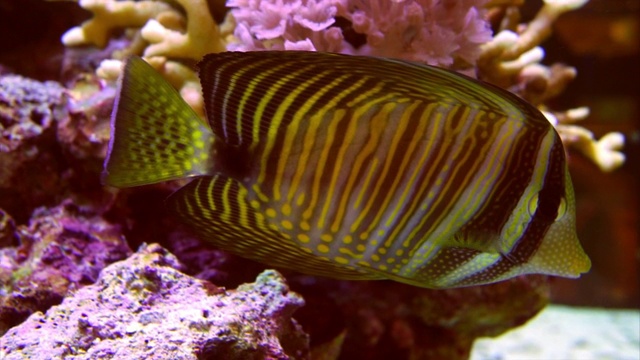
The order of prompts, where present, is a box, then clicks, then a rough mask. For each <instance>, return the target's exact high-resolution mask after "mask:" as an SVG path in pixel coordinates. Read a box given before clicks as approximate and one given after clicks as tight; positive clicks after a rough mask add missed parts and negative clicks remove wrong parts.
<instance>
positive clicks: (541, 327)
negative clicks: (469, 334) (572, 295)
mask: <svg viewBox="0 0 640 360" xmlns="http://www.w3.org/2000/svg"><path fill="white" fill-rule="evenodd" d="M521 359H522V360H524V359H526V360H537V359H540V360H573V359H575V360H591V359H593V360H608V359H611V360H640V311H638V310H607V309H594V308H573V307H567V306H558V305H551V306H548V307H547V308H546V309H544V310H543V311H542V312H541V313H540V314H538V315H537V316H536V317H535V318H533V319H531V321H529V322H528V323H527V324H525V325H524V326H522V327H520V328H517V329H514V330H511V331H509V332H507V333H505V334H503V335H501V336H499V337H497V338H481V339H478V340H477V341H476V342H475V344H474V346H473V349H472V352H471V360H521Z"/></svg>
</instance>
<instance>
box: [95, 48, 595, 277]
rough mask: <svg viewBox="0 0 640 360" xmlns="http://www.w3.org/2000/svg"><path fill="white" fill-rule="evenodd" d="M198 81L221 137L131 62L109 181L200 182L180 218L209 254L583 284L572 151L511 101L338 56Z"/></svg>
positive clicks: (307, 268)
mask: <svg viewBox="0 0 640 360" xmlns="http://www.w3.org/2000/svg"><path fill="white" fill-rule="evenodd" d="M199 70H200V79H201V83H202V87H203V95H204V103H205V109H206V113H207V118H208V120H209V121H208V124H206V123H203V122H202V121H201V120H199V119H197V116H196V115H195V114H194V113H193V112H192V111H191V112H189V110H190V109H188V106H187V105H186V104H185V103H184V102H183V101H182V99H181V98H180V97H179V96H178V94H177V92H175V90H173V89H172V88H170V86H169V85H167V84H164V85H163V86H159V85H158V84H159V83H161V82H162V79H161V78H160V77H159V75H158V74H156V73H155V72H154V71H153V70H152V69H150V68H149V67H148V66H147V65H146V64H145V63H144V62H143V61H142V60H140V59H137V58H132V59H130V60H129V61H128V62H127V64H126V65H125V69H124V75H123V79H122V80H121V84H120V90H119V95H118V101H117V102H116V108H115V109H114V113H113V117H112V129H113V133H112V142H111V143H110V149H109V155H108V158H107V160H106V161H105V172H104V181H105V183H107V184H110V185H114V186H120V187H124V186H132V185H140V184H142V183H152V182H158V181H164V180H170V179H172V178H184V177H190V176H193V177H195V179H194V180H193V181H192V182H191V183H190V184H188V185H187V186H185V187H183V188H181V189H180V190H178V191H177V192H176V193H175V194H173V195H172V196H171V197H170V198H169V199H168V201H167V206H168V207H169V208H170V209H172V210H173V211H174V212H175V214H176V216H178V217H179V218H180V219H181V220H183V221H184V222H185V223H187V224H189V225H191V227H192V228H193V229H194V231H195V232H196V233H198V234H199V235H200V236H201V237H202V238H203V239H204V240H207V241H210V242H212V243H213V244H214V245H216V246H218V247H220V248H222V249H225V250H228V251H231V252H234V253H236V254H238V255H241V256H245V257H249V258H252V259H254V260H258V261H262V262H265V263H267V264H270V265H273V266H281V267H286V268H291V269H294V270H298V271H302V272H306V273H310V274H314V275H324V276H332V277H337V278H348V279H377V278H388V279H393V280H396V281H400V282H404V283H408V284H412V285H416V286H424V287H433V288H440V287H454V286H468V285H475V284H483V283H490V282H495V281H499V280H503V279H506V278H509V277H513V276H516V275H519V274H524V273H547V274H553V275H560V276H569V277H575V276H578V275H579V274H580V273H581V272H584V271H586V270H588V268H589V260H588V258H587V257H586V255H585V254H584V252H583V251H582V249H581V248H580V245H579V243H578V241H577V238H576V236H575V219H574V217H575V215H574V208H575V206H574V199H573V189H572V187H571V181H570V177H569V174H568V171H567V168H566V163H565V159H564V152H563V149H562V144H561V142H560V140H559V137H558V135H557V134H556V133H555V130H554V129H553V127H552V126H551V125H550V124H549V122H548V121H547V120H546V119H545V118H544V117H543V115H542V114H541V113H540V112H539V111H537V110H536V109H535V108H534V107H533V106H531V105H529V104H527V103H526V102H524V101H523V100H521V99H519V98H518V97H516V96H515V95H513V94H511V93H508V92H506V91H504V90H502V89H499V88H496V87H493V86H491V85H488V84H484V83H481V82H478V81H476V80H473V79H470V78H467V77H464V76H461V75H458V74H455V73H453V72H449V71H446V70H442V69H438V68H434V67H429V66H425V65H420V64H416V63H410V62H404V61H399V60H390V59H380V58H373V57H359V56H344V55H338V54H327V53H310V52H255V53H254V52H249V53H221V54H211V55H207V56H205V58H204V59H203V60H202V61H201V62H200V64H199ZM149 79H152V80H149ZM149 84H153V85H154V86H155V87H158V88H161V89H160V90H157V89H156V90H154V92H155V95H152V93H151V92H150V91H148V90H147V87H148V86H147V85H149ZM158 93H162V95H161V96H158V95H157V94H158ZM150 98H154V99H155V100H156V101H159V102H160V105H155V106H153V107H149V106H148V105H146V104H145V103H148V99H150ZM158 99H160V100H158ZM165 108H166V109H167V110H166V111H164V113H163V110H162V109H165ZM176 109H178V110H176ZM176 114H177V115H176ZM173 123H175V124H174V125H167V124H173ZM141 133H150V134H151V135H140V136H143V137H142V138H141V139H142V140H139V139H137V138H135V137H134V136H133V135H135V136H139V134H141ZM150 138H153V139H154V140H153V144H154V145H153V147H152V150H149V147H148V146H147V147H145V141H146V140H149V141H151V139H150ZM158 139H159V140H158ZM131 142H135V146H133V145H131ZM194 144H197V146H195V145H194ZM163 153H164V154H163ZM173 158H175V159H176V160H173ZM153 159H155V160H153ZM157 159H161V163H159V162H158V161H157ZM150 160H153V161H150ZM147 161H150V162H148V163H147ZM173 163H175V164H173ZM159 165H163V166H159ZM156 167H157V170H154V168H156ZM165 168H169V169H171V168H173V169H174V170H172V171H170V172H169V171H166V170H164V169H165ZM175 169H177V170H175ZM180 171H182V173H180ZM139 172H146V173H144V174H136V173H139ZM149 173H151V174H155V175H149ZM153 176H156V177H157V179H153V180H150V177H153ZM558 254H560V255H558Z"/></svg>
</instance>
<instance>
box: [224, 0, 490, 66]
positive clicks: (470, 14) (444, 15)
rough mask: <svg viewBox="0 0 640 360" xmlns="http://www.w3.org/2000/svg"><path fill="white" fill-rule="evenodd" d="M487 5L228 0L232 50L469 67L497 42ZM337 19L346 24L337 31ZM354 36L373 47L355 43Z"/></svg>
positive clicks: (481, 0) (467, 0)
mask: <svg viewBox="0 0 640 360" xmlns="http://www.w3.org/2000/svg"><path fill="white" fill-rule="evenodd" d="M485 2H486V1H485V0H462V1H451V0H446V1H435V0H394V1H388V0H267V1H258V0H229V1H228V2H227V5H228V6H229V7H231V8H232V10H231V13H232V15H233V16H234V18H235V20H236V22H237V27H236V30H235V38H236V41H235V42H232V43H230V44H229V45H228V49H229V50H236V51H248V50H311V51H334V52H342V53H355V54H364V55H377V56H386V57H396V58H403V59H407V60H412V61H419V62H423V63H427V64H431V65H440V66H447V67H452V66H454V65H458V64H460V65H463V66H464V67H468V66H469V65H474V64H475V61H476V59H477V58H478V56H479V53H480V45H482V44H483V43H485V42H487V41H489V40H490V39H491V30H490V29H489V26H488V23H487V21H486V20H485V14H486V10H485V9H484V7H483V5H484V4H485ZM338 19H342V20H345V19H346V21H342V22H341V23H340V25H339V26H338V21H337V20H338ZM343 23H346V25H344V24H343ZM349 31H354V32H355V33H356V36H362V37H364V38H365V39H366V43H365V44H364V45H363V44H359V43H357V42H354V41H352V39H350V38H349V34H348V32H349Z"/></svg>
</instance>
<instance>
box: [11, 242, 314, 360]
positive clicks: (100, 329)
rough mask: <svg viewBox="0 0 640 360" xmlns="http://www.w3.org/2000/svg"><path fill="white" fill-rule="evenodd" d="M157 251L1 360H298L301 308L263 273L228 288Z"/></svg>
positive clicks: (14, 344)
mask: <svg viewBox="0 0 640 360" xmlns="http://www.w3.org/2000/svg"><path fill="white" fill-rule="evenodd" d="M180 268H181V265H180V263H178V261H177V260H176V258H175V257H173V256H172V255H171V254H169V253H168V252H167V251H166V250H164V249H163V248H161V247H160V246H158V245H149V246H143V247H142V248H141V249H140V250H139V251H138V252H137V253H136V254H135V255H134V256H132V257H130V258H129V259H127V260H126V261H122V262H118V263H115V264H112V265H110V266H108V267H107V268H105V269H104V270H103V271H102V273H101V275H100V279H99V280H98V281H97V282H96V283H95V284H94V285H90V286H86V287H84V288H82V289H80V290H78V291H76V292H75V293H74V294H73V295H72V296H69V297H67V298H65V300H64V301H63V302H62V303H61V304H60V305H58V306H54V307H52V308H51V309H49V310H48V311H47V312H46V314H42V313H35V314H33V315H32V316H31V317H30V318H29V319H28V320H27V321H26V322H24V323H23V324H21V325H19V326H17V327H15V328H13V329H11V330H10V331H9V332H8V333H6V334H5V335H4V337H2V338H1V339H0V340H1V341H0V342H1V343H2V347H1V348H0V357H2V358H3V359H24V358H30V359H50V358H58V357H65V358H104V357H112V358H120V359H266V358H271V359H299V358H305V357H307V353H308V337H307V335H306V334H305V333H304V332H303V331H302V328H301V327H300V326H299V325H298V324H297V323H296V322H295V320H293V319H292V318H291V315H292V313H293V312H294V311H295V310H296V309H298V308H299V307H301V306H302V305H303V303H304V302H303V300H302V298H301V297H300V296H298V295H297V294H295V293H293V292H290V291H289V289H288V287H287V285H286V283H285V282H284V279H283V278H282V276H280V275H279V274H278V273H277V272H275V271H272V270H269V271H265V272H263V273H262V274H260V275H259V276H258V278H257V279H256V281H255V283H251V284H244V285H241V286H239V287H238V288H237V289H236V290H225V289H224V288H219V287H216V286H215V285H213V284H211V283H208V282H206V281H202V280H197V279H195V278H192V277H189V276H187V275H185V274H183V273H181V272H180V271H179V270H178V269H180Z"/></svg>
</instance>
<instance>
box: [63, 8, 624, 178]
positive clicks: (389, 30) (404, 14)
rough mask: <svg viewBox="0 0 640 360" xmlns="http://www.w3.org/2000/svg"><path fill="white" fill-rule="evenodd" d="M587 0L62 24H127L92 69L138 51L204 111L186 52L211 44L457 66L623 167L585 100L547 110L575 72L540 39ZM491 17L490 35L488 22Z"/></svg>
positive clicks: (108, 71)
mask: <svg viewBox="0 0 640 360" xmlns="http://www.w3.org/2000/svg"><path fill="white" fill-rule="evenodd" d="M587 1H588V0H545V2H544V6H543V7H542V8H541V9H540V11H539V12H538V14H537V15H536V16H535V18H534V19H533V20H531V21H530V22H529V23H527V24H521V23H519V13H518V9H517V8H518V6H521V5H522V1H521V0H493V1H488V0H464V1H433V0H397V1H380V0H368V1H365V0H277V1H276V0H265V1H260V0H228V1H227V3H226V5H227V6H228V7H229V8H230V11H229V13H228V15H227V18H226V20H225V23H224V24H222V25H221V26H218V25H217V24H216V23H215V21H214V18H213V16H212V15H211V12H210V9H209V6H208V3H207V2H206V1H205V0H195V1H187V0H181V1H177V2H176V3H177V4H174V5H173V6H171V5H169V4H167V3H164V2H157V1H139V2H134V1H119V2H114V1H113V0H81V1H80V2H79V4H80V6H82V7H84V8H85V9H87V10H89V11H91V12H92V13H93V14H94V17H93V18H92V19H91V20H88V21H86V22H85V23H84V24H82V25H81V26H79V27H75V28H73V29H71V30H69V31H68V32H67V33H66V34H65V35H64V36H63V38H62V41H63V42H64V43H65V44H66V45H68V46H74V45H81V44H87V43H93V44H95V45H98V46H105V45H106V42H107V39H108V35H109V34H110V33H111V31H112V30H113V29H114V28H123V29H130V30H134V32H135V34H134V35H130V38H131V39H132V41H131V45H130V46H129V47H128V49H126V50H125V51H119V52H117V53H115V54H114V60H106V61H104V62H103V63H102V65H101V66H100V68H99V69H98V74H99V75H100V76H101V77H103V78H105V79H110V80H115V79H116V78H117V77H118V75H119V73H120V67H121V61H120V59H121V58H122V57H123V56H125V55H126V54H130V53H140V54H143V55H144V56H145V57H146V59H147V61H148V62H149V63H150V64H152V65H153V66H154V67H155V68H156V69H157V70H158V71H160V72H161V73H162V74H164V76H165V77H166V78H168V79H169V80H170V81H171V83H172V84H173V85H174V86H175V87H176V88H177V89H179V90H180V92H181V94H182V96H183V97H184V98H185V100H187V102H188V103H189V104H190V105H191V106H192V107H193V108H194V109H195V110H196V112H197V113H198V114H200V115H201V116H203V115H204V111H203V100H202V98H201V95H200V94H201V88H200V85H199V83H198V81H197V78H196V76H195V73H194V71H193V70H192V67H191V66H190V65H189V64H185V63H184V62H183V60H184V59H190V60H199V59H200V58H201V57H202V55H204V54H206V53H209V52H219V51H223V50H224V49H225V48H226V49H227V50H232V51H249V50H309V51H332V52H341V53H349V54H367V55H375V56H385V57H394V58H401V59H407V60H411V61H418V62H422V63H426V64H430V65H438V66H444V67H449V68H452V69H456V70H458V71H461V72H463V73H466V74H467V75H471V76H478V77H479V78H481V79H483V80H485V81H488V82H491V83H493V84H496V85H498V86H502V87H504V88H508V89H510V90H511V91H513V92H515V93H517V94H519V95H520V96H522V97H523V98H525V99H526V100H528V101H530V102H531V103H533V104H534V105H537V106H539V107H540V109H541V110H543V111H544V113H545V115H547V117H548V118H549V121H550V122H551V123H552V124H553V125H554V126H555V127H556V129H557V130H558V132H559V133H560V135H561V137H562V139H563V142H564V143H565V144H566V145H567V146H568V147H571V148H574V149H576V150H577V151H579V152H580V153H582V154H584V155H585V156H586V157H588V158H589V159H591V160H592V161H593V162H594V163H595V164H596V165H597V166H598V167H599V168H600V169H601V170H602V171H611V170H613V169H616V168H618V167H620V166H621V165H622V164H623V163H624V160H625V157H624V155H623V154H622V153H621V152H620V149H621V148H622V147H623V145H624V137H623V136H622V135H621V134H620V133H616V132H614V133H610V134H606V135H605V136H603V137H602V138H601V139H599V140H598V139H596V138H595V136H594V134H593V133H592V132H591V131H589V130H587V129H586V128H584V127H581V126H578V125H575V124H574V123H575V122H577V121H580V120H582V119H584V118H586V117H587V116H588V114H589V112H588V109H587V108H584V107H583V108H577V109H571V110H567V111H551V110H548V109H547V108H546V107H545V106H544V103H545V101H547V100H548V99H550V98H552V97H555V96H557V95H558V94H560V93H561V92H562V91H563V90H564V88H565V87H566V86H567V84H568V83H569V82H570V81H571V80H572V79H573V78H574V77H575V76H576V71H575V69H574V68H572V67H570V66H567V65H563V64H553V65H551V66H544V65H541V64H540V62H541V61H542V59H543V57H544V50H543V49H542V48H541V47H540V46H539V44H541V43H542V42H543V41H544V40H545V39H547V38H548V37H549V35H550V34H551V25H552V24H553V23H554V22H555V21H556V19H557V18H558V17H559V16H560V15H561V14H563V13H565V12H567V11H570V10H574V9H577V8H580V7H581V6H583V5H584V4H585V3H586V2H587ZM491 23H495V24H497V25H496V26H495V28H496V34H495V36H494V37H493V38H492V36H491V28H490V24H491Z"/></svg>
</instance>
